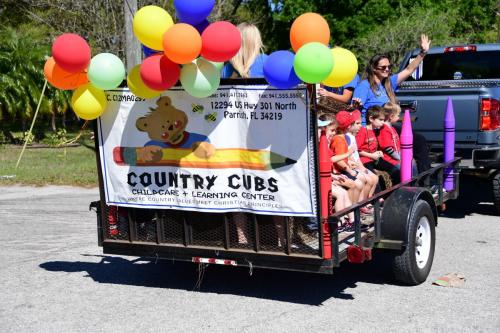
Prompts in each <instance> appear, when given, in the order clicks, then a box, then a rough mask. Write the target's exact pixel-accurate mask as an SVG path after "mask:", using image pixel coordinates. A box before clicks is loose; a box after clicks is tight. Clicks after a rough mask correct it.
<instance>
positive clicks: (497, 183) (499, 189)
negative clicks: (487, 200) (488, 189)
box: [492, 171, 500, 214]
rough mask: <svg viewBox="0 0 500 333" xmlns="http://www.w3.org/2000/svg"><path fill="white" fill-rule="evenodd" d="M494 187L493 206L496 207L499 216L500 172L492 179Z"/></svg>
mask: <svg viewBox="0 0 500 333" xmlns="http://www.w3.org/2000/svg"><path fill="white" fill-rule="evenodd" d="M492 185H493V204H494V205H495V209H496V211H497V214H500V171H497V173H496V174H495V175H494V176H493V178H492Z"/></svg>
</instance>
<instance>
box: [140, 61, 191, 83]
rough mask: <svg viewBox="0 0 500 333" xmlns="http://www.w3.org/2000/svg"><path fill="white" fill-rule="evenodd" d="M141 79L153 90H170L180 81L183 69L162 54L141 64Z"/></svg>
mask: <svg viewBox="0 0 500 333" xmlns="http://www.w3.org/2000/svg"><path fill="white" fill-rule="evenodd" d="M140 73H141V79H142V81H143V82H144V84H145V85H146V86H147V87H148V88H150V89H153V90H159V91H161V90H167V89H170V88H171V87H172V86H173V85H174V84H175V83H176V82H177V81H178V80H179V76H180V74H181V68H180V67H179V65H177V64H176V63H173V62H172V61H170V60H169V59H168V58H167V57H166V56H164V55H162V54H155V55H152V56H150V57H147V58H146V59H144V60H143V62H142V64H141V72H140Z"/></svg>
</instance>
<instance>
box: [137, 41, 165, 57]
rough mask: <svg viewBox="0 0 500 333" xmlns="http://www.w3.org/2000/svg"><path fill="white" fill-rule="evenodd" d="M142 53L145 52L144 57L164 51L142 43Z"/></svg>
mask: <svg viewBox="0 0 500 333" xmlns="http://www.w3.org/2000/svg"><path fill="white" fill-rule="evenodd" d="M141 46H142V53H144V57H145V58H147V57H149V56H152V55H153V54H158V53H162V52H163V51H158V50H153V49H150V48H149V47H147V46H146V45H142V44H141Z"/></svg>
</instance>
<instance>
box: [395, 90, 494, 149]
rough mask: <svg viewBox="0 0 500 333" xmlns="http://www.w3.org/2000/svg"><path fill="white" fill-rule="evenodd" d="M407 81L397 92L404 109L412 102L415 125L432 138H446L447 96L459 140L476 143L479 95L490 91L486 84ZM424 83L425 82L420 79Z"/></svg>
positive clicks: (439, 140)
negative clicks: (446, 85)
mask: <svg viewBox="0 0 500 333" xmlns="http://www.w3.org/2000/svg"><path fill="white" fill-rule="evenodd" d="M412 83H413V82H408V83H407V84H404V85H402V87H401V88H400V89H399V91H398V92H397V95H398V99H399V101H400V103H401V107H402V109H403V110H404V109H406V108H408V107H409V106H410V105H413V106H414V107H415V109H413V110H412V109H411V110H410V111H411V118H412V120H413V123H412V125H413V129H414V130H416V131H418V132H420V133H422V134H423V135H424V136H425V137H426V138H427V140H428V141H429V142H442V141H443V126H444V125H443V121H444V114H445V111H446V105H447V100H448V97H451V99H452V101H453V109H454V114H455V124H456V134H455V135H456V142H457V143H462V144H475V143H477V141H478V128H479V107H480V106H479V105H480V98H481V97H483V96H487V95H488V88H486V87H439V86H434V87H432V86H430V85H429V86H425V87H421V86H420V85H419V86H415V85H412ZM418 83H419V84H421V83H422V82H418Z"/></svg>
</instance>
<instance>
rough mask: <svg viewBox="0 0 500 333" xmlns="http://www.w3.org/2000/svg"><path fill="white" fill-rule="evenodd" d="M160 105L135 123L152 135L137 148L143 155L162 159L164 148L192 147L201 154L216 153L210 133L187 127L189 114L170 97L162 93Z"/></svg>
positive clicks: (202, 155)
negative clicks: (198, 131)
mask: <svg viewBox="0 0 500 333" xmlns="http://www.w3.org/2000/svg"><path fill="white" fill-rule="evenodd" d="M156 105H157V106H156V108H149V109H150V111H151V112H149V113H148V114H147V115H146V116H144V117H140V118H139V119H137V121H136V123H135V126H136V127H137V129H138V130H139V131H141V132H146V133H148V136H149V138H150V139H151V140H150V141H148V142H147V143H146V144H145V145H144V147H142V148H141V149H139V151H138V152H137V154H138V156H137V157H138V158H139V159H141V160H143V161H145V162H158V161H160V160H161V159H162V157H163V154H162V148H191V149H192V150H193V153H194V154H195V155H196V156H197V157H199V158H209V157H210V156H212V155H213V154H214V153H215V147H214V146H213V145H212V144H211V143H210V140H209V139H208V137H207V136H206V135H203V134H198V133H192V132H187V131H186V126H187V124H188V117H187V116H186V113H184V112H183V111H181V110H179V109H177V108H175V107H174V106H173V105H172V101H171V99H170V97H167V96H162V97H160V98H159V99H158V100H157V101H156Z"/></svg>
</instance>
